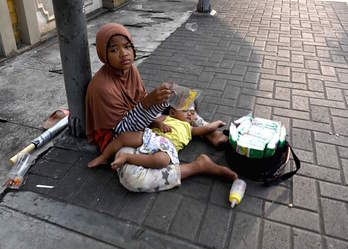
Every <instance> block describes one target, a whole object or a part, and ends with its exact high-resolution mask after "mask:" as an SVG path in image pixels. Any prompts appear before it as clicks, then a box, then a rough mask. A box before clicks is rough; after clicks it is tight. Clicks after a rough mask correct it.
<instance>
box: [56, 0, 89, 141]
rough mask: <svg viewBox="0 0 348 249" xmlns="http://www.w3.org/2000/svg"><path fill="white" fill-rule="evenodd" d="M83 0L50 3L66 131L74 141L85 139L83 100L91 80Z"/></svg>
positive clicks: (63, 0)
mask: <svg viewBox="0 0 348 249" xmlns="http://www.w3.org/2000/svg"><path fill="white" fill-rule="evenodd" d="M83 3H84V1H83V0H53V9H54V16H55V19H56V26H57V33H58V39H59V48H60V57H61V61H62V67H63V72H64V82H65V90H66V95H67V98H68V105H69V111H70V116H69V130H70V132H71V134H72V135H73V136H75V137H85V134H86V129H85V96H86V91H87V86H88V83H89V81H90V79H91V63H90V57H89V50H88V39H87V25H86V18H85V14H84V13H83Z"/></svg>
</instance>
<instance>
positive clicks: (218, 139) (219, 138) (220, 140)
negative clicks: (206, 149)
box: [205, 131, 228, 147]
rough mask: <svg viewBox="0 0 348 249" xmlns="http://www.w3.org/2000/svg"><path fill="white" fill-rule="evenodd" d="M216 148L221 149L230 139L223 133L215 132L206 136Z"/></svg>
mask: <svg viewBox="0 0 348 249" xmlns="http://www.w3.org/2000/svg"><path fill="white" fill-rule="evenodd" d="M205 137H206V138H207V139H208V141H209V142H210V143H212V144H213V145H214V147H219V146H221V145H223V144H225V143H227V141H228V137H227V136H226V135H225V134H223V133H222V131H214V132H212V133H210V134H207V135H206V136H205Z"/></svg>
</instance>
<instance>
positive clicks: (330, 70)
mask: <svg viewBox="0 0 348 249" xmlns="http://www.w3.org/2000/svg"><path fill="white" fill-rule="evenodd" d="M320 68H321V72H322V74H324V75H328V76H336V72H335V68H334V67H329V66H321V67H320Z"/></svg>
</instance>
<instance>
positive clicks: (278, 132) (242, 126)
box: [229, 114, 286, 158]
mask: <svg viewBox="0 0 348 249" xmlns="http://www.w3.org/2000/svg"><path fill="white" fill-rule="evenodd" d="M285 137H286V129H285V127H284V126H283V125H282V124H281V123H280V122H278V121H273V120H268V119H263V118H257V117H255V118H253V117H252V115H251V114H249V115H247V116H243V117H241V118H240V119H238V120H236V121H234V123H231V125H230V132H229V141H230V143H231V144H232V147H233V149H234V150H235V151H236V152H237V153H239V154H241V155H243V156H246V157H249V158H265V157H270V156H273V155H274V154H275V152H276V150H277V148H281V147H282V146H284V144H285Z"/></svg>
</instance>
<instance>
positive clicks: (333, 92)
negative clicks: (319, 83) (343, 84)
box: [326, 87, 343, 101]
mask: <svg viewBox="0 0 348 249" xmlns="http://www.w3.org/2000/svg"><path fill="white" fill-rule="evenodd" d="M326 96H327V99H330V100H336V101H343V95H342V90H341V89H337V88H331V87H326Z"/></svg>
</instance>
